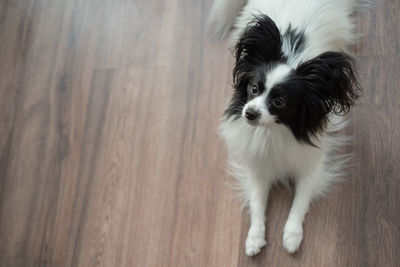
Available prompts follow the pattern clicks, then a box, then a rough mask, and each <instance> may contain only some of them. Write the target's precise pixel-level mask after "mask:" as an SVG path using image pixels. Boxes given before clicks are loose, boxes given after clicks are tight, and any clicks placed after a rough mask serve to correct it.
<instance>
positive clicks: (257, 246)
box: [246, 235, 267, 256]
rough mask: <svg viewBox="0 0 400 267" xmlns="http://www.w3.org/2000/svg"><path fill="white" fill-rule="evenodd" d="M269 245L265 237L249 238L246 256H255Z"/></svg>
mask: <svg viewBox="0 0 400 267" xmlns="http://www.w3.org/2000/svg"><path fill="white" fill-rule="evenodd" d="M266 244H267V241H265V238H264V236H263V235H260V236H247V239H246V255H247V256H254V255H256V254H258V253H259V252H260V251H261V248H262V247H263V246H265V245H266Z"/></svg>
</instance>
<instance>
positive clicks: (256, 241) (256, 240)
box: [246, 176, 270, 256]
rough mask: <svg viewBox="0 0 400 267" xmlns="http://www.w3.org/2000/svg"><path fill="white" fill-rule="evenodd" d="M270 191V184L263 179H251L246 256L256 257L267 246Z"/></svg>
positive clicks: (255, 177) (254, 177)
mask: <svg viewBox="0 0 400 267" xmlns="http://www.w3.org/2000/svg"><path fill="white" fill-rule="evenodd" d="M269 190H270V183H269V182H266V181H265V180H263V179H262V178H261V177H257V176H252V177H250V179H249V188H248V191H249V192H247V194H248V197H249V209H250V229H249V232H248V235H247V239H246V254H247V255H248V256H254V255H256V254H257V253H259V252H260V250H261V248H262V247H263V246H265V245H266V244H267V241H265V219H266V218H265V209H266V206H267V200H268V193H269Z"/></svg>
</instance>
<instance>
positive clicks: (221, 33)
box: [208, 0, 247, 38]
mask: <svg viewBox="0 0 400 267" xmlns="http://www.w3.org/2000/svg"><path fill="white" fill-rule="evenodd" d="M246 2H247V0H215V1H214V3H213V5H212V8H211V12H210V17H209V20H208V25H209V28H210V29H211V31H213V33H214V34H215V36H216V37H218V38H223V37H225V36H226V35H227V34H228V33H229V31H230V29H231V28H232V26H233V23H234V22H235V18H236V15H237V14H238V12H239V11H240V10H241V9H242V8H243V7H244V5H245V4H246Z"/></svg>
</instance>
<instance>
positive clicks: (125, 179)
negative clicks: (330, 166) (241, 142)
mask: <svg viewBox="0 0 400 267" xmlns="http://www.w3.org/2000/svg"><path fill="white" fill-rule="evenodd" d="M379 2H380V3H379V4H377V5H376V7H375V8H373V9H369V10H365V11H363V12H360V13H358V14H357V19H358V21H359V24H358V27H357V32H359V33H361V34H363V36H362V37H361V38H360V41H359V43H358V44H357V45H356V46H355V48H354V50H355V52H356V56H357V60H358V64H359V67H360V74H361V80H362V84H363V86H364V90H365V93H364V96H363V98H362V99H361V100H360V103H359V104H358V105H357V106H356V108H355V109H354V110H353V112H352V114H351V115H350V117H351V119H352V122H353V124H352V126H351V127H349V128H348V129H347V130H346V131H347V133H349V134H352V135H354V137H355V140H354V143H353V145H352V146H351V147H348V148H346V149H347V150H348V151H352V152H354V153H355V156H356V158H355V162H354V163H355V164H354V167H353V168H351V170H350V173H349V175H348V176H347V177H346V182H344V183H342V184H339V185H337V186H336V187H335V188H334V189H333V190H332V192H331V193H330V194H329V195H328V196H327V197H326V198H323V199H322V200H320V201H319V202H317V203H316V204H315V205H314V206H313V208H312V209H311V211H310V213H309V214H308V215H307V218H306V220H307V221H306V224H305V228H304V231H305V233H304V234H305V236H304V241H303V245H302V246H301V248H300V251H299V252H298V253H296V254H295V255H293V256H291V255H288V254H287V253H286V252H285V251H284V249H283V248H282V245H281V238H282V230H283V226H284V222H285V219H286V217H287V214H288V211H289V207H290V203H291V200H292V197H293V196H292V194H291V193H290V192H288V191H287V190H286V189H284V188H281V187H277V188H274V190H273V192H272V194H271V196H270V202H269V206H268V209H267V217H268V224H267V240H268V242H269V244H268V246H267V247H266V248H265V249H264V250H263V251H262V252H261V254H260V255H259V256H256V257H254V258H249V257H247V256H246V255H245V253H244V240H245V236H246V232H247V228H248V224H249V221H248V216H247V212H246V211H244V212H241V210H240V202H239V201H238V200H237V198H236V193H235V191H234V190H233V189H232V188H231V187H230V184H232V183H233V179H232V178H231V177H230V176H229V175H228V174H227V173H226V170H225V169H226V163H225V162H226V156H227V155H226V152H225V148H224V145H223V143H222V141H221V140H220V139H219V138H218V135H217V133H218V124H219V118H220V115H221V114H222V112H223V108H224V103H225V101H226V99H227V97H228V96H229V95H230V93H231V88H230V83H231V69H232V65H233V58H232V55H231V52H230V51H229V49H228V47H229V41H227V40H224V41H216V40H213V39H212V38H211V37H210V36H209V35H208V34H207V29H206V26H205V25H206V19H207V15H208V12H209V9H210V5H211V1H210V0H207V1H194V0H191V1H179V0H166V1H159V0H134V1H132V0H87V1H83V0H70V1H62V0H52V1H49V0H20V1H16V0H5V1H1V2H0V76H1V77H0V266H24V267H25V266H57V267H59V266H74V267H75V266H85V267H87V266H163V267H164V266H174V267H175V266H398V265H399V262H400V249H399V247H400V241H399V239H400V216H399V213H398V207H399V206H400V198H399V197H398V196H399V192H400V180H399V179H400V178H399V175H400V166H399V164H398V163H399V162H400V143H399V141H398V140H400V123H399V122H400V104H399V103H400V92H399V88H400V55H399V49H400V45H399V37H398V36H399V31H400V26H399V25H400V23H399V16H398V12H399V11H400V2H399V1H397V0H382V1H379Z"/></svg>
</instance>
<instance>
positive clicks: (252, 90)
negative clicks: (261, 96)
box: [250, 85, 258, 95]
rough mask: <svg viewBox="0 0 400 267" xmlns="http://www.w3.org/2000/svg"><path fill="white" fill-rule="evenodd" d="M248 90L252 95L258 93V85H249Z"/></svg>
mask: <svg viewBox="0 0 400 267" xmlns="http://www.w3.org/2000/svg"><path fill="white" fill-rule="evenodd" d="M250 92H251V94H252V95H258V87H257V85H253V87H251V90H250Z"/></svg>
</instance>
